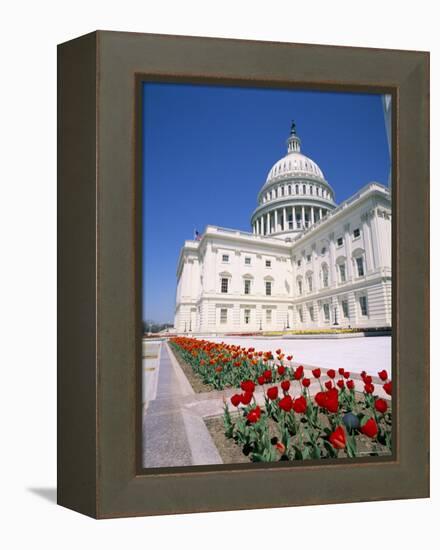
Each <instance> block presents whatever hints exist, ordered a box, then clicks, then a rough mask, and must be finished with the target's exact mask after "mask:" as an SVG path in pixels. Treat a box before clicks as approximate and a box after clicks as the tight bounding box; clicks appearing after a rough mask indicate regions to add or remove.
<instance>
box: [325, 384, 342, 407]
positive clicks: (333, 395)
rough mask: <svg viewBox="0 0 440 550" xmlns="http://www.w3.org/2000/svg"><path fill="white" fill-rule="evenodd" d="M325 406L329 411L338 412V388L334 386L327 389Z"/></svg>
mask: <svg viewBox="0 0 440 550" xmlns="http://www.w3.org/2000/svg"><path fill="white" fill-rule="evenodd" d="M325 407H326V409H327V410H328V411H329V412H332V413H336V412H338V409H339V396H338V390H337V389H336V388H332V389H331V390H328V392H327V401H326V404H325Z"/></svg>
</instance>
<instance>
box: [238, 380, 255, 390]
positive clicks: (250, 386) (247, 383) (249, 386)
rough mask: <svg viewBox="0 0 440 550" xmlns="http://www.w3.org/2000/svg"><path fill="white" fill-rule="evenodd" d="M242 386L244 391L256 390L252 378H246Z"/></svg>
mask: <svg viewBox="0 0 440 550" xmlns="http://www.w3.org/2000/svg"><path fill="white" fill-rule="evenodd" d="M240 387H241V389H242V390H243V391H244V392H249V393H252V392H253V391H254V390H255V384H254V382H252V380H244V381H243V382H242V383H241V384H240Z"/></svg>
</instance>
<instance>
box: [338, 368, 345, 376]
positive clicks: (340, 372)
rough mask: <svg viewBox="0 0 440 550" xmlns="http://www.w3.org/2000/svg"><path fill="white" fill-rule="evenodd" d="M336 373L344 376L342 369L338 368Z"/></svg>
mask: <svg viewBox="0 0 440 550" xmlns="http://www.w3.org/2000/svg"><path fill="white" fill-rule="evenodd" d="M338 372H339V374H340V375H341V376H344V372H345V370H344V369H343V368H342V367H339V369H338Z"/></svg>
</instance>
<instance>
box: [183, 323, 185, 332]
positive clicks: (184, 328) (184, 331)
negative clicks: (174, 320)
mask: <svg viewBox="0 0 440 550" xmlns="http://www.w3.org/2000/svg"><path fill="white" fill-rule="evenodd" d="M183 332H186V321H185V328H184V329H183Z"/></svg>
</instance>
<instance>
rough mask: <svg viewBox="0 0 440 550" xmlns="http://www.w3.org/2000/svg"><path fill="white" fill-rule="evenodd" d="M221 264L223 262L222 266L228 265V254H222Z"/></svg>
mask: <svg viewBox="0 0 440 550" xmlns="http://www.w3.org/2000/svg"><path fill="white" fill-rule="evenodd" d="M222 262H223V263H224V264H227V263H229V254H223V256H222Z"/></svg>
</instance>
